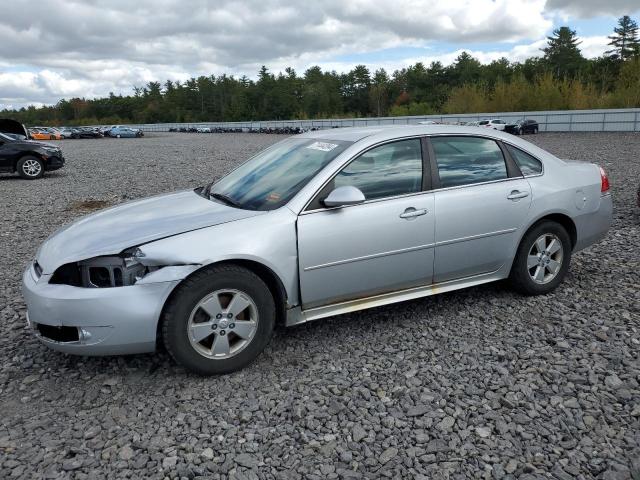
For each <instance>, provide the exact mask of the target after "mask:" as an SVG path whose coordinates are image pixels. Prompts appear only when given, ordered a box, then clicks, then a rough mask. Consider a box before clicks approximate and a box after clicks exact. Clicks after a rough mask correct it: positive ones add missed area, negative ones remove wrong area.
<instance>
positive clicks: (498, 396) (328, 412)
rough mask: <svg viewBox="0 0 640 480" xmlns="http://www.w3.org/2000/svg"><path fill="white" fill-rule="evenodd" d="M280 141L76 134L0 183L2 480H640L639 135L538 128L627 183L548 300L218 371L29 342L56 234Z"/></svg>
mask: <svg viewBox="0 0 640 480" xmlns="http://www.w3.org/2000/svg"><path fill="white" fill-rule="evenodd" d="M279 138H281V137H277V136H267V135H257V134H254V135H248V134H245V135H242V134H238V135H234V134H222V135H215V134H214V135H187V134H182V135H181V134H165V135H160V134H157V135H156V136H148V137H145V138H143V139H139V140H136V139H122V140H111V139H101V140H76V141H63V142H62V144H63V148H64V151H65V152H66V155H67V158H68V164H67V166H66V167H65V168H64V169H63V170H61V171H59V172H55V173H52V174H49V175H47V176H46V177H45V178H44V179H43V180H41V181H35V182H29V181H24V180H21V179H19V178H17V177H10V176H6V175H5V176H2V177H0V222H1V228H0V245H1V248H0V478H2V479H4V478H7V479H10V478H25V479H36V478H50V479H53V478H69V479H85V478H189V479H191V478H236V479H255V478H318V479H333V478H377V477H387V478H436V479H437V478H443V479H444V478H483V479H489V478H495V479H499V478H520V479H523V480H524V479H533V478H558V479H571V478H585V479H587V478H601V479H607V480H609V479H627V478H634V479H636V480H637V479H639V478H640V386H639V382H640V364H639V360H638V347H639V346H640V315H639V311H640V291H639V287H638V285H639V284H640V274H639V272H640V264H639V259H640V255H639V254H638V249H639V245H638V233H639V231H640V228H639V214H638V208H637V207H636V206H635V203H634V194H635V188H637V184H638V181H639V179H640V161H639V160H638V156H637V155H638V152H639V151H640V135H638V134H614V133H611V134H540V135H538V136H535V137H534V136H530V137H528V139H530V140H532V141H534V142H535V143H537V144H539V145H540V146H542V147H543V148H547V149H549V150H550V151H552V152H554V153H555V154H557V155H559V156H561V157H564V158H575V159H584V160H589V161H595V162H598V163H600V164H602V165H603V166H605V168H607V170H608V172H609V174H610V178H611V181H612V185H613V194H614V202H615V220H614V226H613V228H612V230H611V232H610V233H609V235H608V237H607V238H606V240H605V241H603V242H602V243H601V244H599V245H596V246H594V247H592V248H590V249H588V250H586V251H583V252H581V253H579V254H577V255H575V256H574V258H573V263H572V267H571V271H570V273H569V276H568V278H567V279H566V281H565V282H564V284H563V285H562V286H561V287H560V288H559V289H558V290H557V291H556V292H555V293H554V294H552V295H548V296H545V297H537V298H525V297H521V296H518V295H516V294H514V293H512V292H511V291H509V290H508V289H507V288H505V287H504V286H503V285H500V284H491V285H485V286H481V287H477V288H472V289H468V290H465V291H459V292H453V293H447V294H442V295H438V296H435V297H431V298H426V299H422V300H417V301H411V302H405V303H402V304H399V305H393V306H388V307H382V308H376V309H372V310H368V311H364V312H358V313H354V314H349V315H345V316H342V317H335V318H331V319H327V320H325V321H320V322H316V323H311V324H308V325H302V326H299V327H296V328H293V329H288V330H281V331H279V332H278V333H277V335H276V337H275V338H274V340H273V341H272V343H271V345H270V346H269V347H268V348H267V350H266V351H265V353H264V354H263V355H262V356H261V357H260V359H259V361H258V362H256V363H254V364H253V365H252V366H250V367H249V368H247V369H245V370H243V371H241V372H238V373H235V374H232V375H228V376H225V377H220V378H201V377H197V376H195V375H191V374H188V373H186V372H185V371H184V370H183V369H181V368H179V367H177V366H176V365H175V364H173V363H172V362H171V361H170V359H169V358H168V356H167V354H166V353H162V352H161V353H158V354H154V355H139V356H130V357H114V358H79V357H70V356H64V355H61V354H58V353H55V352H52V351H49V350H48V349H47V348H46V347H44V346H42V345H40V344H39V343H38V342H37V341H36V340H35V339H34V338H33V337H32V336H31V335H30V334H29V332H28V331H27V330H26V328H25V307H24V304H23V301H22V298H21V294H20V276H21V272H22V269H23V268H24V266H25V265H26V264H27V263H28V262H29V261H30V259H31V258H32V257H33V254H34V253H35V250H36V248H37V246H38V245H39V244H40V242H42V241H43V240H44V239H45V237H46V236H47V235H49V234H50V233H51V232H52V231H54V230H55V229H56V228H58V227H59V226H60V225H61V224H63V223H65V222H68V221H71V220H73V219H75V218H77V217H78V216H80V215H82V214H83V213H85V212H86V211H89V210H91V209H92V208H95V207H97V206H100V205H105V204H111V203H117V202H121V201H124V200H127V199H131V198H138V197H143V196H147V195H151V194H155V193H159V192H168V191H171V190H175V189H180V188H185V187H191V186H194V185H198V184H202V183H204V182H205V179H209V178H211V177H212V176H214V175H215V176H219V175H221V174H223V173H224V172H226V171H227V170H228V169H230V168H231V167H232V165H233V164H235V163H236V161H237V160H238V159H241V158H245V157H246V156H247V155H248V154H250V153H251V152H253V151H255V150H258V149H260V148H262V147H264V146H266V145H268V144H270V143H272V142H274V141H276V140H278V139H279Z"/></svg>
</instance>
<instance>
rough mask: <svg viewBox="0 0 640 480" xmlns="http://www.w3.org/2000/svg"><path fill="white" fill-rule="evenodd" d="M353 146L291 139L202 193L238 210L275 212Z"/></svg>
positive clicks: (332, 141) (335, 141) (261, 153)
mask: <svg viewBox="0 0 640 480" xmlns="http://www.w3.org/2000/svg"><path fill="white" fill-rule="evenodd" d="M351 144H352V142H346V141H341V140H324V139H323V140H319V139H313V138H289V139H287V140H283V141H282V142H279V143H276V144H275V145H273V146H271V147H270V148H267V149H266V150H264V151H262V152H260V153H258V154H257V155H256V156H254V157H253V158H251V159H250V160H249V161H247V162H246V163H244V164H242V165H241V166H240V167H238V168H237V169H235V170H234V171H232V172H231V173H230V174H229V175H227V176H226V177H223V178H222V179H221V180H220V181H218V183H216V184H215V185H212V186H211V187H210V188H208V189H205V190H203V192H202V193H203V194H205V195H208V196H209V197H210V198H212V199H214V200H217V201H221V202H223V203H228V204H230V205H232V206H235V207H237V208H243V209H246V210H274V209H276V208H279V207H281V206H283V205H284V204H286V203H287V202H288V201H289V200H291V198H293V196H294V195H295V194H296V193H298V192H299V191H300V190H301V189H302V187H304V186H305V185H306V184H307V183H308V182H309V180H311V179H312V178H313V177H314V176H315V175H316V174H317V173H318V172H320V170H322V169H323V168H324V167H325V166H326V165H328V164H329V162H331V161H332V160H333V159H334V158H336V157H337V156H338V155H339V154H340V153H342V152H343V151H344V150H345V149H346V148H347V147H348V146H349V145H351Z"/></svg>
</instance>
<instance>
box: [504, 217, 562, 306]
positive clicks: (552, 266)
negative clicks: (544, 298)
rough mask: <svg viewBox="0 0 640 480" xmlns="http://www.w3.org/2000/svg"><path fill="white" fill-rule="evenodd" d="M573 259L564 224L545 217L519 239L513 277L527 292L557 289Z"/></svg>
mask: <svg viewBox="0 0 640 480" xmlns="http://www.w3.org/2000/svg"><path fill="white" fill-rule="evenodd" d="M570 261H571V240H570V238H569V234H568V233H567V231H566V230H565V229H564V227H563V226H562V225H560V224H558V223H556V222H552V221H544V222H541V223H540V224H538V225H536V226H535V227H534V228H532V229H531V230H530V231H529V232H527V234H526V235H525V236H524V238H523V239H522V242H520V246H519V247H518V252H517V254H516V258H515V260H514V262H513V266H512V268H511V275H510V277H509V278H510V280H511V283H512V285H513V286H514V288H515V289H516V290H518V291H519V292H521V293H524V294H525V295H541V294H545V293H549V292H551V291H553V290H555V289H556V288H557V287H558V285H560V283H561V282H562V280H563V279H564V277H565V275H566V273H567V271H568V269H569V263H570Z"/></svg>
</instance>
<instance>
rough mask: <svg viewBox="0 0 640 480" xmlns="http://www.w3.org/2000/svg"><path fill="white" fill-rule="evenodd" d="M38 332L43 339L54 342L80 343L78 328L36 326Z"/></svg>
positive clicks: (39, 324)
mask: <svg viewBox="0 0 640 480" xmlns="http://www.w3.org/2000/svg"><path fill="white" fill-rule="evenodd" d="M36 330H38V333H39V334H40V336H42V337H43V338H46V339H48V340H53V341H54V342H60V343H69V342H78V341H80V335H79V334H78V329H77V328H76V327H55V326H52V325H44V324H42V323H38V324H36Z"/></svg>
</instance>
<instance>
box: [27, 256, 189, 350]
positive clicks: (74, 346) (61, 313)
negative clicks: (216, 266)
mask: <svg viewBox="0 0 640 480" xmlns="http://www.w3.org/2000/svg"><path fill="white" fill-rule="evenodd" d="M166 268H167V270H165V269H164V268H163V269H160V270H158V271H157V272H154V273H153V274H151V275H148V276H147V277H145V278H144V279H143V280H142V281H140V282H138V283H136V284H135V285H129V286H123V287H113V288H84V287H75V286H71V285H63V284H51V283H49V282H48V280H49V278H50V277H51V276H50V275H39V272H37V271H36V270H35V268H34V266H33V265H30V266H29V267H28V268H27V269H26V270H25V272H24V275H23V277H22V291H23V295H24V298H25V301H26V304H27V312H28V313H27V322H28V324H29V325H30V327H31V328H32V329H33V331H34V334H35V335H36V337H37V338H38V339H39V340H41V341H42V342H43V343H45V344H46V345H47V346H49V347H51V348H52V349H54V350H58V351H60V352H64V353H71V354H76V355H122V354H132V353H145V352H152V351H154V350H155V347H156V331H157V325H158V319H159V318H160V314H161V312H162V308H163V306H164V304H165V302H166V300H167V298H168V296H169V294H170V293H171V291H172V290H173V289H174V288H175V286H176V285H177V284H178V283H179V282H180V280H182V279H183V278H185V277H186V276H187V275H189V274H190V273H191V272H193V271H194V270H195V269H196V268H197V266H195V265H184V266H179V267H166ZM163 270H165V271H163Z"/></svg>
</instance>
